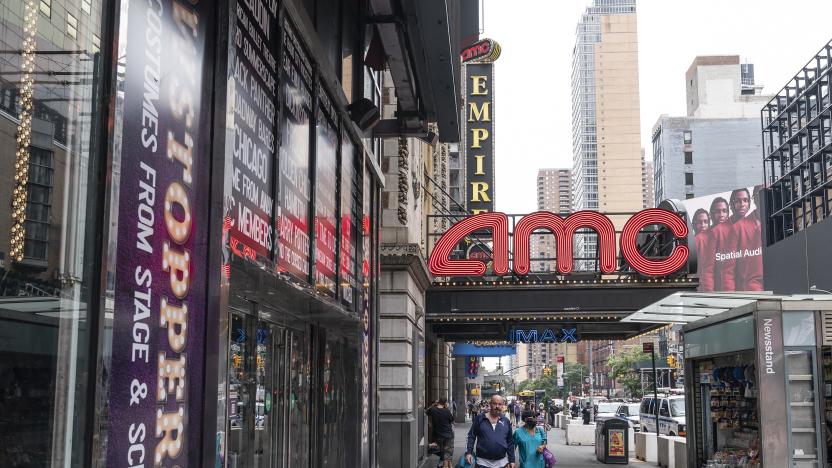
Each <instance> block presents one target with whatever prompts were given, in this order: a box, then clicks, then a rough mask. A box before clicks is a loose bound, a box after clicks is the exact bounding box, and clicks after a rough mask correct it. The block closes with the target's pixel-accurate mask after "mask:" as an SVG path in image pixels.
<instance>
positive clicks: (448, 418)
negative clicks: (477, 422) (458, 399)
mask: <svg viewBox="0 0 832 468" xmlns="http://www.w3.org/2000/svg"><path fill="white" fill-rule="evenodd" d="M425 414H427V415H428V418H430V425H431V428H432V436H433V441H434V443H435V444H436V445H437V449H438V451H439V461H441V462H442V468H451V463H453V459H454V415H453V414H451V410H450V409H448V400H447V398H440V399H439V400H437V401H436V402H435V403H434V404H432V405H430V407H429V408H428V409H426V410H425Z"/></svg>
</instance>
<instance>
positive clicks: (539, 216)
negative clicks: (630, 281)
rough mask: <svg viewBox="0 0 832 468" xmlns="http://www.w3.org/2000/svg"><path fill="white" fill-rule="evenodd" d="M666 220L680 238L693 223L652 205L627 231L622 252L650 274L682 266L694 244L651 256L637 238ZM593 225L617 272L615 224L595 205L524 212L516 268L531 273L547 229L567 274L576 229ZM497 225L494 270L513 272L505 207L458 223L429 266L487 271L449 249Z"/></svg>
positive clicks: (442, 271) (605, 262) (606, 269)
mask: <svg viewBox="0 0 832 468" xmlns="http://www.w3.org/2000/svg"><path fill="white" fill-rule="evenodd" d="M658 224H660V225H664V226H667V227H668V228H670V230H671V232H672V233H673V235H674V236H675V237H676V238H678V239H687V235H688V227H687V224H686V223H685V222H684V221H683V220H682V219H681V218H680V217H679V216H678V215H676V214H675V213H672V212H670V211H667V210H660V209H655V208H652V209H648V210H643V211H640V212H638V213H636V214H635V215H633V216H632V217H631V218H630V219H629V220H628V221H627V224H625V225H624V229H623V231H622V232H621V241H620V248H621V254H622V255H623V256H624V258H625V259H626V260H627V262H628V263H629V265H630V266H631V267H632V268H633V269H634V270H636V271H637V272H639V273H641V274H643V275H646V276H665V275H669V274H670V273H673V272H674V271H677V270H678V269H679V268H681V267H682V266H683V265H684V264H685V263H686V262H687V260H688V254H689V250H688V248H687V246H685V245H678V246H676V248H674V249H673V252H672V253H671V254H670V256H668V257H667V258H664V259H662V260H650V259H647V258H645V257H644V256H643V255H642V254H641V253H640V252H639V251H638V246H637V245H636V238H637V236H638V234H639V232H641V230H642V229H644V228H645V227H647V226H650V225H658ZM581 228H589V229H592V230H594V231H595V232H597V233H598V249H599V250H600V270H601V272H602V273H612V272H613V271H615V269H616V258H615V228H614V226H613V224H612V221H610V219H609V218H608V217H606V216H604V215H603V214H601V213H598V212H595V211H579V212H577V213H573V214H571V215H569V216H567V217H566V219H564V218H561V217H560V216H558V215H556V214H554V213H550V212H548V211H538V212H536V213H531V214H529V215H526V216H524V217H523V218H522V219H521V220H520V221H519V222H518V223H517V225H516V226H515V228H514V265H513V268H514V272H515V273H516V274H518V275H526V274H528V273H529V261H530V260H529V256H530V252H529V240H530V237H531V234H532V232H534V231H535V230H536V229H547V230H549V231H551V232H552V233H554V235H555V239H556V242H557V268H558V271H559V272H560V273H561V274H569V273H571V272H572V246H573V241H572V238H573V236H574V234H575V231H576V230H578V229H581ZM484 229H491V230H492V236H493V239H494V247H493V250H494V273H495V274H497V275H503V274H505V273H507V272H508V218H507V217H506V215H505V214H503V213H481V214H478V215H475V216H471V217H469V218H466V219H465V220H463V221H461V222H459V223H457V224H455V225H454V226H452V227H451V228H450V229H448V231H446V232H445V234H443V235H442V237H441V238H440V239H439V241H437V243H436V245H435V246H434V249H433V252H432V253H431V256H430V261H429V264H428V267H429V269H430V271H431V273H433V274H434V275H436V276H482V275H483V274H484V273H485V271H486V265H485V262H483V261H482V260H471V259H468V260H451V259H449V258H448V257H449V255H450V254H451V251H452V250H453V249H454V246H456V245H458V244H459V242H461V241H462V239H463V238H464V237H465V236H467V235H468V234H470V233H472V232H476V231H480V230H484Z"/></svg>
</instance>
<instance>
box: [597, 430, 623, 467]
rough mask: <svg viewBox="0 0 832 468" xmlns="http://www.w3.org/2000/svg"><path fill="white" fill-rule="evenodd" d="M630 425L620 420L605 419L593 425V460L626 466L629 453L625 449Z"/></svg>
mask: <svg viewBox="0 0 832 468" xmlns="http://www.w3.org/2000/svg"><path fill="white" fill-rule="evenodd" d="M629 428H630V425H629V423H628V422H627V421H624V420H621V419H607V420H606V421H600V422H596V424H595V458H597V459H598V461H599V462H602V463H609V464H619V465H627V464H629V463H630V453H629V450H628V449H627V447H628V446H629V444H628V443H627V442H628V441H627V438H628V429H629Z"/></svg>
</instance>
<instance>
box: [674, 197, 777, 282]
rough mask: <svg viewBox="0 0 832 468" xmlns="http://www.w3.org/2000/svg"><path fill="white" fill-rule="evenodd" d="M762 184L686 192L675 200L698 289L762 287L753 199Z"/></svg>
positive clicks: (757, 216) (757, 220) (757, 219)
mask: <svg viewBox="0 0 832 468" xmlns="http://www.w3.org/2000/svg"><path fill="white" fill-rule="evenodd" d="M761 188H762V186H760V185H758V186H753V187H743V188H738V189H736V190H733V191H730V192H723V193H717V194H713V195H708V196H704V197H697V198H690V199H687V200H684V201H681V202H680V203H681V204H682V205H683V206H684V207H685V210H686V211H687V218H688V219H687V221H688V224H689V226H690V236H691V239H689V242H688V245H689V247H690V248H691V258H693V257H694V256H695V257H696V261H697V274H698V276H699V291H717V292H723V291H762V290H763V241H762V229H761V223H760V212H759V210H758V208H757V207H758V205H759V204H758V203H757V201H758V200H759V197H760V191H761Z"/></svg>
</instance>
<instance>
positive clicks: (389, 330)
mask: <svg viewBox="0 0 832 468" xmlns="http://www.w3.org/2000/svg"><path fill="white" fill-rule="evenodd" d="M413 252H415V254H414V253H413ZM380 253H381V264H382V268H381V276H380V286H379V293H380V301H381V304H380V307H379V356H378V360H379V379H378V386H379V389H378V390H379V431H378V441H377V446H378V463H379V467H380V468H400V467H401V468H415V467H416V466H417V464H418V461H419V458H420V457H419V455H420V453H421V452H422V451H423V446H424V444H425V441H424V439H421V440H420V438H419V424H420V421H422V422H423V421H424V418H423V417H421V411H422V409H420V408H418V407H417V405H418V399H419V393H420V392H419V390H420V382H419V381H417V378H418V375H419V369H418V362H416V361H417V359H418V353H419V350H418V349H417V347H418V346H419V344H418V343H417V341H421V342H422V346H424V329H423V328H424V297H425V296H424V291H425V289H426V288H427V285H428V284H429V282H428V277H427V267H426V264H425V262H424V258H423V257H422V256H421V255H420V254H419V250H418V248H417V247H416V246H415V245H382V246H381V248H380ZM426 384H427V382H421V385H426Z"/></svg>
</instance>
